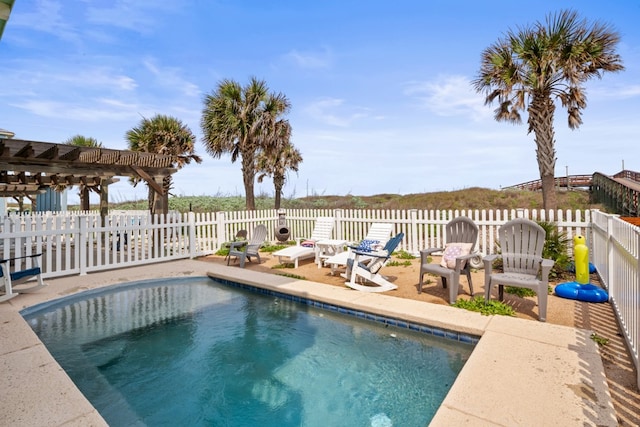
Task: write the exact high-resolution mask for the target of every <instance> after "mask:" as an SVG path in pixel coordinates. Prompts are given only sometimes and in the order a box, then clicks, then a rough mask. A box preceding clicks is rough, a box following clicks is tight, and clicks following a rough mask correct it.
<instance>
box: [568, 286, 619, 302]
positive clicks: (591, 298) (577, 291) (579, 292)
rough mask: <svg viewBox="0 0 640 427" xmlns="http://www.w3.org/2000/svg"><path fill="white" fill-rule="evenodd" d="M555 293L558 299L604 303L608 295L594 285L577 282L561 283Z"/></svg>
mask: <svg viewBox="0 0 640 427" xmlns="http://www.w3.org/2000/svg"><path fill="white" fill-rule="evenodd" d="M555 293H556V295H558V296H559V297H562V298H569V299H575V300H578V301H586V302H605V301H608V300H609V294H608V293H607V291H605V290H604V289H602V288H600V287H598V286H596V285H590V284H582V283H578V282H569V283H562V284H560V285H558V286H556V289H555Z"/></svg>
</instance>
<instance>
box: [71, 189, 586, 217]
mask: <svg viewBox="0 0 640 427" xmlns="http://www.w3.org/2000/svg"><path fill="white" fill-rule="evenodd" d="M255 204H256V209H273V206H274V199H273V198H272V197H267V196H266V195H260V196H258V197H256V199H255ZM110 207H111V208H112V209H122V210H145V209H147V208H148V204H147V202H146V201H131V202H120V203H117V202H116V203H113V202H112V203H110ZM282 207H283V208H285V209H400V210H403V209H419V210H426V209H434V210H456V209H457V210H462V209H518V208H526V209H541V208H542V193H539V192H534V191H525V190H502V191H500V190H491V189H487V188H478V187H474V188H467V189H464V190H457V191H449V192H435V193H421V194H407V195H398V194H378V195H375V196H360V197H354V196H351V195H346V196H309V197H301V198H293V197H292V198H283V200H282ZM558 207H559V208H560V209H572V210H575V209H579V210H586V209H590V208H591V207H592V206H591V204H590V201H589V192H588V191H565V192H561V193H558ZM70 208H71V207H70ZM94 208H95V209H97V208H98V206H94ZM245 208H246V205H245V199H244V197H242V196H229V195H222V194H218V195H212V196H205V195H202V196H172V197H170V198H169V209H170V210H173V211H178V212H189V211H193V212H232V211H241V210H245Z"/></svg>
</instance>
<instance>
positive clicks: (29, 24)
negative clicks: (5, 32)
mask: <svg viewBox="0 0 640 427" xmlns="http://www.w3.org/2000/svg"><path fill="white" fill-rule="evenodd" d="M11 25H12V26H14V25H15V26H16V27H24V28H28V29H29V30H36V31H42V32H45V33H48V34H53V35H54V36H56V37H59V38H61V39H63V40H67V41H79V40H80V38H79V35H78V33H77V31H76V30H75V29H74V27H73V26H72V25H70V24H69V21H68V19H65V18H64V17H63V16H62V3H61V2H59V1H54V0H36V2H35V7H34V9H33V11H32V12H26V13H19V12H18V13H16V12H15V10H14V11H13V12H12V14H11Z"/></svg>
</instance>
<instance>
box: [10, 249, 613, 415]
mask: <svg viewBox="0 0 640 427" xmlns="http://www.w3.org/2000/svg"><path fill="white" fill-rule="evenodd" d="M162 265H163V268H159V266H158V265H153V266H143V267H132V268H128V269H121V270H119V272H120V271H124V270H126V272H127V274H126V275H125V277H118V276H119V275H118V274H114V273H113V272H103V273H94V274H92V275H90V276H81V277H78V276H74V277H71V278H60V279H54V280H50V282H52V286H53V285H54V283H55V285H56V286H60V284H62V283H65V284H66V287H67V289H66V290H64V289H62V290H59V292H58V293H57V294H56V293H55V292H51V291H49V292H45V293H43V294H41V295H40V296H37V295H38V294H31V295H24V298H15V299H13V300H11V301H10V302H9V305H8V306H10V307H13V310H4V309H2V310H0V337H2V338H5V337H7V336H12V335H15V333H16V332H17V333H18V334H21V335H23V337H22V340H23V341H24V342H23V344H24V346H22V347H20V348H17V349H15V351H8V352H7V351H5V352H0V363H1V364H2V366H5V367H8V366H10V365H9V364H10V363H15V360H14V359H16V357H19V358H21V359H22V358H24V356H26V355H28V354H30V353H32V352H37V353H38V354H40V357H41V358H44V360H46V361H47V362H46V366H47V367H49V368H50V369H51V371H53V374H52V372H43V374H44V375H43V378H41V381H40V382H38V381H36V380H35V379H33V378H32V377H31V376H30V375H29V372H28V370H26V371H24V372H22V373H21V372H20V371H21V370H20V369H18V370H17V371H15V372H12V373H13V375H12V376H11V378H10V379H8V380H7V378H3V379H2V380H0V385H2V387H3V389H4V387H5V386H8V387H9V388H8V390H9V393H8V394H9V396H8V400H6V401H5V404H6V406H5V408H3V409H4V412H6V411H16V412H18V414H17V416H16V417H17V418H16V417H14V418H7V416H6V414H5V415H4V416H0V421H2V420H3V419H10V420H16V419H18V420H21V421H23V422H24V423H25V424H27V423H28V422H27V421H25V419H24V417H25V416H31V419H32V420H34V422H35V420H39V419H42V417H43V416H44V414H49V416H48V417H46V418H45V419H46V420H47V421H49V422H50V424H51V425H62V424H66V425H69V424H71V425H74V424H77V425H88V424H92V425H106V423H105V422H104V420H103V419H102V418H101V417H100V416H99V414H98V413H97V411H96V410H95V409H94V408H93V407H92V406H91V405H90V404H89V403H88V401H87V400H86V398H85V397H84V396H83V395H82V394H81V393H80V391H79V390H78V389H77V387H76V386H75V384H73V382H71V380H70V379H69V378H68V376H66V373H64V371H62V369H61V368H60V367H59V365H57V362H55V360H53V358H52V357H51V355H50V354H49V353H48V351H47V350H46V348H45V347H44V345H43V344H42V343H40V342H39V340H37V337H35V334H34V333H33V331H32V330H31V328H30V327H29V326H28V325H27V323H26V322H25V321H24V319H23V318H22V316H20V314H19V311H20V310H22V309H24V308H26V307H28V306H31V305H34V304H36V303H38V302H43V301H46V300H49V299H54V298H58V297H60V296H64V295H65V294H64V292H71V293H73V292H79V291H82V290H86V289H85V288H83V287H80V288H78V286H77V285H78V282H79V280H80V279H86V278H91V279H92V283H91V284H89V285H88V287H87V289H93V288H97V287H103V286H106V285H109V284H116V283H122V282H130V281H134V280H136V277H139V278H141V279H152V278H154V277H166V275H167V274H168V275H170V276H171V277H182V276H197V275H213V276H215V277H219V278H223V279H225V278H226V279H227V280H231V281H233V282H238V281H240V282H241V283H247V284H250V285H253V286H255V284H259V285H261V286H268V287H271V288H273V289H275V290H277V292H282V293H287V294H293V295H299V296H304V297H305V298H310V295H313V298H312V299H322V300H325V301H326V302H329V303H332V304H333V303H336V304H338V303H339V304H338V305H344V306H346V307H347V308H353V309H358V310H365V311H368V310H374V312H376V313H379V314H381V315H384V316H389V317H396V318H401V319H404V320H408V321H411V322H416V323H426V324H430V325H432V326H435V327H441V328H443V329H450V330H454V331H457V332H461V333H465V334H470V335H476V336H480V337H481V338H480V340H479V342H478V345H477V346H476V349H475V350H474V351H473V353H472V355H471V357H470V358H469V360H468V361H467V363H466V364H465V366H464V368H463V369H462V371H461V372H460V375H459V376H458V379H457V380H456V381H455V382H454V384H453V387H452V388H451V390H450V392H449V393H448V395H447V397H446V398H445V401H444V402H443V404H442V405H441V407H440V409H439V410H438V411H437V413H436V415H435V417H434V419H433V420H432V422H431V424H430V425H432V426H439V425H443V426H444V425H452V424H459V423H467V424H471V425H529V424H537V425H539V423H540V422H542V420H545V419H547V420H554V422H556V423H557V422H558V420H562V421H563V425H576V426H578V425H579V426H582V425H584V422H585V421H588V422H589V423H594V424H599V425H605V426H609V425H611V426H613V425H617V422H616V417H615V410H614V408H613V404H612V401H611V396H610V394H609V389H608V385H607V382H606V377H605V375H604V367H603V366H602V361H601V358H600V355H599V350H598V348H597V345H596V344H595V343H594V342H593V341H592V340H590V339H589V335H590V331H586V330H581V329H576V328H569V327H564V326H558V325H550V324H546V323H540V322H535V321H529V320H522V319H513V318H505V317H502V316H481V315H480V314H478V313H471V312H467V311H465V310H460V309H456V308H452V307H448V306H444V305H438V304H429V303H425V302H420V301H415V300H406V299H402V298H396V297H393V296H390V295H383V294H367V293H363V292H358V291H353V290H350V289H348V288H340V287H336V286H331V285H326V284H321V283H316V282H309V281H305V280H298V279H292V278H289V277H285V276H279V275H273V274H265V273H257V272H254V271H251V270H246V269H239V268H237V267H226V266H222V265H217V264H212V263H207V262H203V261H197V260H188V261H174V262H171V263H163V264H162ZM185 269H186V270H185ZM60 287H62V286H60ZM75 288H78V289H77V290H75ZM45 289H46V288H45ZM50 290H51V288H50ZM391 295H392V293H391ZM14 301H15V302H14ZM19 302H20V303H22V304H25V305H23V306H22V307H18V306H17V303H19ZM3 306H7V305H6V304H3ZM0 308H1V306H0ZM12 313H13V314H12ZM15 316H17V317H18V318H15ZM398 316H399V317H398ZM443 319H446V321H445V320H443ZM19 322H21V323H22V327H20V325H19V324H18V323H19ZM433 323H435V324H433ZM25 327H26V328H27V329H28V331H26V330H24V328H25ZM30 335H31V336H30ZM34 337H35V340H36V342H34V341H33V338H34ZM17 339H18V341H20V338H17ZM42 352H44V354H42ZM523 357H533V359H532V360H527V359H523ZM497 362H499V365H497ZM20 366H23V367H24V366H25V364H20V365H18V367H20ZM496 366H497V367H498V368H499V369H500V371H499V372H496ZM56 367H57V369H56ZM59 371H61V372H59ZM501 372H509V373H510V372H515V373H516V374H510V375H509V376H508V377H507V378H504V376H503V375H501ZM54 374H55V378H48V377H49V376H50V375H54ZM21 375H22V376H21ZM65 377H66V379H65ZM20 378H23V381H21V380H20ZM24 379H29V380H30V381H32V383H31V384H22V387H20V385H19V384H18V383H23V382H24ZM53 379H55V384H56V385H57V387H56V388H55V390H56V392H57V393H58V394H59V395H64V396H65V397H66V399H65V401H66V402H69V401H72V402H77V405H75V408H76V410H75V411H73V413H70V414H61V413H60V412H61V410H60V409H59V408H58V407H57V406H56V403H55V400H52V399H51V396H49V394H50V390H51V389H50V388H47V387H43V386H40V387H34V386H36V385H42V383H43V382H48V381H49V380H53ZM5 383H6V384H5ZM518 385H520V386H519V387H518ZM34 388H36V390H33V389H34ZM23 389H24V390H23ZM523 389H524V390H523ZM537 389H540V390H544V393H542V396H537V395H535V393H533V392H532V391H535V390H537ZM47 390H49V391H48V392H47ZM469 390H474V391H475V393H472V392H469ZM483 390H486V391H483ZM26 391H29V393H26ZM527 391H529V392H527ZM38 393H40V394H41V395H40V396H38ZM29 394H35V395H29ZM25 395H27V396H29V400H30V401H33V402H35V405H31V406H29V405H28V403H29V402H25V401H24V398H25ZM408 404H415V403H414V402H411V403H408ZM25 405H26V407H25ZM87 405H88V407H87ZM30 408H32V409H34V410H35V411H36V412H37V413H35V414H30V413H29V409H30ZM505 408H508V411H505ZM542 408H544V411H541V410H542ZM3 417H4V418H3ZM55 420H58V421H55ZM54 423H55V424H54Z"/></svg>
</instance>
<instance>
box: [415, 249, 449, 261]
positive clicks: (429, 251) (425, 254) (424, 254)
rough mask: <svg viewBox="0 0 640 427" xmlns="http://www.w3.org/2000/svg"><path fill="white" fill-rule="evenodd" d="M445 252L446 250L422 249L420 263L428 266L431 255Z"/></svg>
mask: <svg viewBox="0 0 640 427" xmlns="http://www.w3.org/2000/svg"><path fill="white" fill-rule="evenodd" d="M442 251H444V248H427V249H422V250H421V251H420V261H421V262H422V263H423V264H426V263H427V261H428V259H429V255H431V254H432V253H434V252H442Z"/></svg>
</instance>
